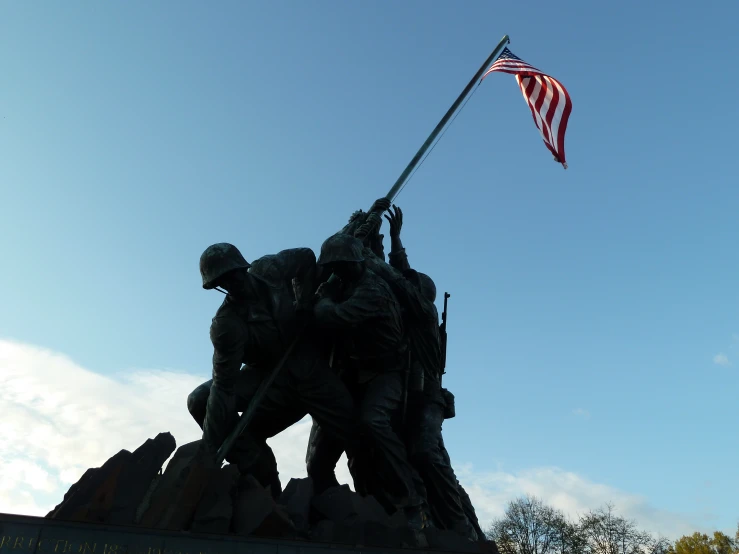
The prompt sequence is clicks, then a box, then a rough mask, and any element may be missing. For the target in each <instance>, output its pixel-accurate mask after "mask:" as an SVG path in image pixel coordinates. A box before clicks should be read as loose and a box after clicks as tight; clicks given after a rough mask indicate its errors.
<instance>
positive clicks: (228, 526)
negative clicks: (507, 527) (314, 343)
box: [46, 433, 498, 554]
mask: <svg viewBox="0 0 739 554" xmlns="http://www.w3.org/2000/svg"><path fill="white" fill-rule="evenodd" d="M175 447H176V443H175V440H174V437H172V435H171V434H169V433H160V434H159V435H157V437H156V438H155V439H149V440H147V441H146V442H145V443H144V444H143V445H141V446H140V447H139V448H137V449H136V450H135V451H134V452H133V453H131V452H129V451H127V450H121V451H120V452H119V453H118V454H116V455H115V456H113V457H112V458H110V459H109V460H108V461H107V462H105V463H104V464H103V465H102V466H101V467H99V468H94V469H89V470H87V471H86V472H85V473H84V475H83V476H82V477H81V478H80V480H79V481H78V482H77V483H75V484H74V485H72V487H70V489H69V491H68V492H67V494H65V495H64V499H63V500H62V502H61V503H60V504H59V505H58V506H57V507H56V508H54V510H52V511H51V512H50V513H49V514H47V516H46V517H47V518H50V519H58V520H64V521H78V522H91V523H105V524H116V525H134V526H140V527H145V528H150V529H166V530H171V531H188V532H191V533H204V534H221V535H226V534H231V535H240V536H253V537H262V538H281V539H302V540H313V541H318V542H322V543H335V544H347V545H362V546H377V547H385V548H420V549H431V550H445V551H451V552H478V553H479V552H485V553H490V554H498V549H497V547H496V545H495V543H494V542H492V541H481V542H475V543H473V542H470V541H467V540H465V539H463V538H462V537H460V536H459V535H457V534H456V533H453V532H451V531H444V530H439V529H426V530H424V531H423V532H422V533H419V532H416V531H414V530H412V529H410V528H409V527H408V525H407V522H406V521H405V518H404V517H403V514H402V513H396V514H394V515H392V516H390V515H388V514H387V513H386V512H385V510H384V509H383V508H382V506H381V505H380V504H379V502H377V500H375V498H374V497H372V496H368V497H362V496H359V495H358V494H356V493H354V492H352V491H351V490H350V489H349V486H348V485H341V486H339V487H333V488H330V489H328V490H326V491H324V492H322V493H321V494H319V495H315V494H314V493H313V483H312V481H311V480H310V478H305V479H291V480H290V482H289V483H288V484H287V487H285V490H284V491H283V492H282V494H281V495H280V497H279V499H278V500H277V501H275V500H274V499H273V497H272V495H271V494H270V492H269V490H268V489H266V488H265V487H262V486H261V485H260V484H259V483H258V482H257V481H256V480H255V479H254V478H253V477H251V476H241V475H240V474H239V472H238V470H237V469H236V467H234V466H232V465H226V466H224V467H222V468H216V467H214V466H213V463H212V462H211V461H210V460H208V459H206V458H205V457H204V456H203V454H202V451H201V450H200V448H199V447H200V441H195V442H191V443H188V444H185V445H183V446H181V447H180V448H179V449H177V452H175V455H174V456H173V458H172V460H171V461H170V462H169V464H167V469H166V470H165V471H164V473H162V472H161V467H162V464H163V463H164V462H165V461H166V460H167V458H169V456H170V455H171V454H172V452H174V450H175Z"/></svg>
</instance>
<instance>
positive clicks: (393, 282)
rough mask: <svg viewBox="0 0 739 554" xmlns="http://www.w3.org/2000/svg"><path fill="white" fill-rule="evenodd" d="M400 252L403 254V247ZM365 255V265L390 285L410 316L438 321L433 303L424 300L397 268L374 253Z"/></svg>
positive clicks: (420, 319) (417, 319)
mask: <svg viewBox="0 0 739 554" xmlns="http://www.w3.org/2000/svg"><path fill="white" fill-rule="evenodd" d="M402 252H403V253H404V254H405V249H404V250H403V251H402ZM365 257H367V265H368V266H369V267H370V269H371V270H372V271H374V272H375V273H376V274H377V275H378V276H379V277H380V278H382V279H383V280H384V281H385V282H386V283H387V284H388V285H390V288H391V289H392V290H393V292H394V293H395V295H396V296H397V298H398V300H399V301H400V303H401V304H402V305H403V307H404V308H405V309H406V310H408V311H409V312H410V315H411V317H412V318H414V319H415V320H416V321H423V320H425V319H433V320H434V321H438V316H437V315H436V307H435V306H434V304H433V303H432V302H429V301H428V300H426V298H425V297H424V296H423V294H421V291H420V289H419V288H418V287H416V286H415V285H414V284H413V283H412V282H411V281H409V280H408V279H406V278H405V277H404V276H403V275H402V274H401V273H399V271H398V268H396V267H395V266H390V265H388V264H386V263H385V262H383V261H382V260H380V259H379V258H377V257H376V256H374V254H372V255H371V256H369V255H368V254H367V253H365ZM391 262H392V260H391ZM406 263H407V258H406Z"/></svg>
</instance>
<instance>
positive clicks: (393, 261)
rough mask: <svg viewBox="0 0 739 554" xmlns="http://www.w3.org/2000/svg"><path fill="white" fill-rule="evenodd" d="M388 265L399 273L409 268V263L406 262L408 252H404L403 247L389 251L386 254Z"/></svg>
mask: <svg viewBox="0 0 739 554" xmlns="http://www.w3.org/2000/svg"><path fill="white" fill-rule="evenodd" d="M388 259H389V261H390V265H391V266H393V267H394V268H395V269H397V270H398V271H400V272H401V273H403V272H405V271H408V270H409V269H410V268H411V264H409V263H408V254H406V252H405V248H401V249H400V250H398V251H391V252H390V254H388Z"/></svg>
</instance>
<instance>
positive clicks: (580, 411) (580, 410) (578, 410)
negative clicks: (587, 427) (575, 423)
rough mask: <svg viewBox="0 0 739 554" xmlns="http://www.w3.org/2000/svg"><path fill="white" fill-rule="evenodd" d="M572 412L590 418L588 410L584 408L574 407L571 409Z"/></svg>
mask: <svg viewBox="0 0 739 554" xmlns="http://www.w3.org/2000/svg"><path fill="white" fill-rule="evenodd" d="M572 413H573V414H574V415H576V416H578V417H582V418H585V419H590V412H589V411H587V410H586V409H584V408H575V409H574V410H572Z"/></svg>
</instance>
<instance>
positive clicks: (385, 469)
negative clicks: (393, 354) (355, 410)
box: [359, 372, 424, 526]
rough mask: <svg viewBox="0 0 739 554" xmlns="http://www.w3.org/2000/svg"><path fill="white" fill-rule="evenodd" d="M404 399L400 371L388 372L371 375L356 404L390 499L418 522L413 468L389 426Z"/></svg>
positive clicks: (416, 523) (361, 425)
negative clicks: (379, 465)
mask: <svg viewBox="0 0 739 554" xmlns="http://www.w3.org/2000/svg"><path fill="white" fill-rule="evenodd" d="M402 400H403V376H402V374H401V373H400V372H388V373H383V374H380V375H378V376H376V377H374V378H373V379H372V380H371V381H370V382H369V383H368V384H367V385H366V388H365V391H364V394H363V398H362V400H361V404H360V408H359V423H360V429H361V431H362V434H363V435H365V436H366V437H367V438H369V439H370V440H371V442H372V445H373V446H374V447H375V449H376V451H377V452H378V453H379V454H380V456H378V458H380V459H381V461H382V463H381V467H380V468H378V470H379V472H381V473H386V475H387V477H385V476H383V477H382V480H383V481H384V482H386V483H391V484H392V485H391V486H390V487H388V489H387V490H388V492H389V493H393V494H394V496H395V498H394V501H393V503H394V504H395V506H396V507H397V508H400V509H405V510H406V513H408V514H409V516H411V517H409V519H411V518H417V519H418V521H414V522H413V524H414V525H417V526H420V523H421V522H420V519H421V513H420V510H421V506H422V505H423V503H424V502H423V498H422V497H421V496H420V495H419V493H418V491H417V490H416V487H415V484H414V482H415V481H416V480H417V477H416V476H415V475H414V474H415V473H416V472H415V470H414V469H413V467H412V466H411V464H410V461H409V460H408V454H407V451H406V447H405V444H404V442H403V441H402V440H401V439H400V437H399V436H398V434H397V433H396V432H395V430H394V429H393V427H392V420H393V417H394V415H395V414H396V413H397V411H398V410H399V408H400V406H401V402H402Z"/></svg>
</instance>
